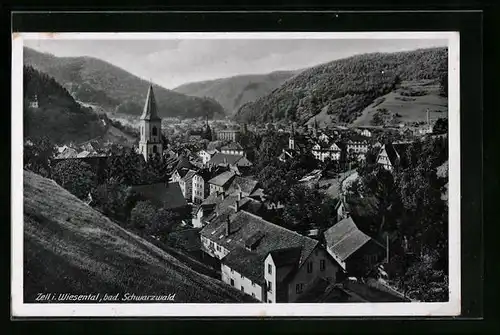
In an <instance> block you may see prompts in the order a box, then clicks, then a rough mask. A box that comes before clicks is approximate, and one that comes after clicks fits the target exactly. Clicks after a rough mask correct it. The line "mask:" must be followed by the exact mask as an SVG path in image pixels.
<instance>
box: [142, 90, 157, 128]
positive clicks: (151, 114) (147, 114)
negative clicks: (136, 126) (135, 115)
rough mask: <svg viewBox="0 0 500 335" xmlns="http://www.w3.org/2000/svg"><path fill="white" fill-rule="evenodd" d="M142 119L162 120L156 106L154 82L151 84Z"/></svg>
mask: <svg viewBox="0 0 500 335" xmlns="http://www.w3.org/2000/svg"><path fill="white" fill-rule="evenodd" d="M141 120H148V121H157V120H160V117H159V116H158V110H157V107H156V100H155V95H154V92H153V84H152V83H150V84H149V89H148V95H147V96H146V103H145V104H144V110H143V111H142V115H141Z"/></svg>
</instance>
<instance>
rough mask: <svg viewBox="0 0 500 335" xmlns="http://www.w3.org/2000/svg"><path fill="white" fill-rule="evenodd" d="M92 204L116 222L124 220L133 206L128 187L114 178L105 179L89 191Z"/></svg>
mask: <svg viewBox="0 0 500 335" xmlns="http://www.w3.org/2000/svg"><path fill="white" fill-rule="evenodd" d="M91 195H92V206H93V207H96V208H98V209H99V210H100V211H101V212H102V213H103V214H104V215H106V216H108V217H110V218H113V219H114V220H116V221H118V222H126V221H127V219H128V217H129V215H130V211H131V210H132V208H133V207H134V206H135V203H134V200H132V199H133V197H132V195H131V194H130V191H129V189H128V187H127V186H126V185H124V184H122V183H120V182H118V181H117V180H116V179H110V180H107V181H106V182H105V183H103V184H101V185H98V186H97V187H95V188H94V189H92V191H91Z"/></svg>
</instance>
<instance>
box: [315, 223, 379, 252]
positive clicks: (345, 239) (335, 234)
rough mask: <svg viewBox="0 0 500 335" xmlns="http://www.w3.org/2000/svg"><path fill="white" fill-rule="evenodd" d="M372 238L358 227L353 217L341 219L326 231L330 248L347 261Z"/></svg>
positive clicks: (327, 243)
mask: <svg viewBox="0 0 500 335" xmlns="http://www.w3.org/2000/svg"><path fill="white" fill-rule="evenodd" d="M370 240H371V238H370V237H369V236H368V235H366V234H365V233H363V232H362V231H361V230H359V229H358V227H357V226H356V224H355V223H354V221H353V220H352V218H351V217H348V218H346V219H343V220H341V221H339V222H338V223H336V224H335V225H334V226H333V227H331V228H329V229H328V230H326V231H325V241H326V245H327V247H328V249H329V250H330V251H331V252H333V253H334V254H335V255H336V256H337V258H338V259H340V260H341V261H345V260H346V259H347V258H349V257H350V256H351V255H352V254H353V253H354V252H356V251H357V250H359V249H360V248H361V247H362V246H364V245H365V244H366V243H368V241H370Z"/></svg>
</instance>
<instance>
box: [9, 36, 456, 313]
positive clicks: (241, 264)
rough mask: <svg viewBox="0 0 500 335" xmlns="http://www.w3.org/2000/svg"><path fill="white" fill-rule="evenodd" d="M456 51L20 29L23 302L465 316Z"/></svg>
mask: <svg viewBox="0 0 500 335" xmlns="http://www.w3.org/2000/svg"><path fill="white" fill-rule="evenodd" d="M458 41H459V39H458V33H454V32H391V33H387V32H386V33H382V32H380V33H375V32H370V33H362V32H349V33H285V32H283V33H265V32H262V33H223V34H222V33H20V34H16V35H15V36H13V40H12V45H13V57H12V58H13V75H12V85H13V93H12V97H13V100H12V101H13V112H12V115H13V116H12V117H13V125H12V127H13V128H12V129H13V131H12V133H13V148H17V149H16V150H14V149H13V152H15V153H16V154H13V164H16V163H17V164H18V165H17V168H14V169H13V170H15V172H14V171H13V179H14V180H13V183H15V184H16V185H22V187H19V188H18V189H16V190H13V191H14V192H15V193H13V201H17V202H16V204H15V205H14V207H13V211H15V213H13V218H14V220H17V221H16V222H19V224H16V225H15V226H13V228H12V229H13V253H14V255H13V257H14V259H15V261H14V264H16V266H15V268H14V269H13V270H12V271H13V283H12V289H13V295H12V299H13V307H15V308H14V311H17V312H18V315H27V316H96V315H97V316H105V315H110V316H262V315H267V316H358V315H364V316H385V315H410V316H419V315H431V316H432V315H437V316H450V315H458V314H460V271H461V267H460V136H459V132H460V125H459V115H460V106H459V100H460V94H459V80H458V79H459V74H458V69H459V46H458ZM14 156H16V157H14ZM13 166H14V165H13ZM68 304H70V305H69V306H70V307H68ZM65 306H66V307H65Z"/></svg>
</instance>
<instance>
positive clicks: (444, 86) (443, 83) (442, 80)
mask: <svg viewBox="0 0 500 335" xmlns="http://www.w3.org/2000/svg"><path fill="white" fill-rule="evenodd" d="M439 94H440V95H441V96H443V97H448V71H446V72H445V73H443V74H441V76H440V77H439Z"/></svg>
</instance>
